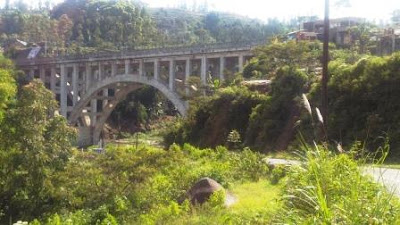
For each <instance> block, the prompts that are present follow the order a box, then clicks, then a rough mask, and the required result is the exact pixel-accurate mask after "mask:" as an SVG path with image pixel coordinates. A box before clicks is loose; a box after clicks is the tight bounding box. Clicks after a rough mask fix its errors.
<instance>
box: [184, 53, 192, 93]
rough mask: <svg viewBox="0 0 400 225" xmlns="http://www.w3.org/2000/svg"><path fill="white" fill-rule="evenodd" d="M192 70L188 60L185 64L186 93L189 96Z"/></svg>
mask: <svg viewBox="0 0 400 225" xmlns="http://www.w3.org/2000/svg"><path fill="white" fill-rule="evenodd" d="M190 68H191V65H190V59H186V63H185V92H186V94H187V95H188V94H189V87H188V81H189V78H190V73H191V71H190Z"/></svg>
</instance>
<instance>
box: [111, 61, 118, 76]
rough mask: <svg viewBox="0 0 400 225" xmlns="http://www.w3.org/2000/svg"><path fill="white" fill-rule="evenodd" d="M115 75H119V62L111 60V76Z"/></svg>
mask: <svg viewBox="0 0 400 225" xmlns="http://www.w3.org/2000/svg"><path fill="white" fill-rule="evenodd" d="M115 75H117V62H115V60H114V61H112V62H111V76H112V77H115Z"/></svg>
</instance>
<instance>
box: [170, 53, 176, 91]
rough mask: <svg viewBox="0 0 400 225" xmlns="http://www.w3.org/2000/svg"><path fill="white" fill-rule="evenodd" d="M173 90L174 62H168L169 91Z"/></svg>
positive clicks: (172, 60)
mask: <svg viewBox="0 0 400 225" xmlns="http://www.w3.org/2000/svg"><path fill="white" fill-rule="evenodd" d="M174 88H175V60H174V59H171V60H170V61H169V89H170V90H172V91H173V90H174Z"/></svg>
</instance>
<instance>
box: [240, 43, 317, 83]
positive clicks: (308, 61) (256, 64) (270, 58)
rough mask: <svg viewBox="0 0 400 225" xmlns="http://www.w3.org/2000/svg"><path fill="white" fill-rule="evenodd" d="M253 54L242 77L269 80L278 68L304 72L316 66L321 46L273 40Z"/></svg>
mask: <svg viewBox="0 0 400 225" xmlns="http://www.w3.org/2000/svg"><path fill="white" fill-rule="evenodd" d="M254 53H255V57H254V58H253V59H252V60H251V61H250V63H249V64H247V65H246V66H245V68H244V70H243V76H244V77H246V78H249V77H252V76H257V77H258V78H264V79H265V78H267V79H271V78H273V77H274V76H275V73H276V71H277V70H278V69H279V68H281V67H283V66H286V65H288V66H290V67H294V68H302V69H306V70H308V69H311V68H313V67H316V66H318V65H319V58H320V56H321V44H320V43H319V42H309V41H300V42H295V41H289V42H280V41H278V40H275V41H273V43H271V44H269V45H266V46H262V47H259V48H257V49H255V50H254Z"/></svg>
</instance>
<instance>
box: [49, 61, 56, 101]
mask: <svg viewBox="0 0 400 225" xmlns="http://www.w3.org/2000/svg"><path fill="white" fill-rule="evenodd" d="M56 74H57V70H56V68H55V67H51V72H50V90H51V92H53V93H54V94H56V83H57V77H56Z"/></svg>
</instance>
